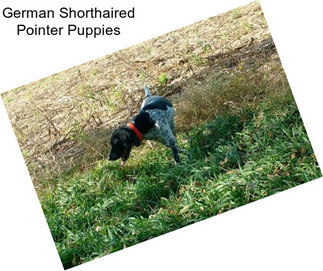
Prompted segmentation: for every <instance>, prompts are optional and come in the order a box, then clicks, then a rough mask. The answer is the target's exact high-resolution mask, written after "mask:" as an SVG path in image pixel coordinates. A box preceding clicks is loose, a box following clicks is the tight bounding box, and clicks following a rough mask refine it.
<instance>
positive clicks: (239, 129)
mask: <svg viewBox="0 0 323 271" xmlns="http://www.w3.org/2000/svg"><path fill="white" fill-rule="evenodd" d="M287 101H288V102H287ZM178 141H179V145H180V146H181V147H182V148H184V149H185V153H183V154H182V155H181V158H182V163H181V164H180V165H178V166H174V163H173V159H172V155H171V151H170V150H168V149H166V148H165V147H163V146H159V145H158V146H157V148H155V149H153V150H149V151H147V150H146V148H147V147H146V146H145V147H143V149H142V148H137V149H136V150H135V151H134V152H133V153H132V156H131V158H130V160H129V163H128V164H127V165H126V166H125V167H124V168H121V167H120V166H119V162H107V161H105V160H102V161H100V163H98V164H97V165H96V166H95V167H94V168H93V169H92V170H90V171H89V172H87V173H78V172H76V173H73V174H70V175H66V176H65V177H64V178H59V179H55V180H52V181H51V182H48V183H47V188H45V187H44V189H43V190H42V192H41V194H40V199H41V204H42V207H43V210H44V212H45V215H46V218H47V221H48V224H49V227H50V229H51V232H52V235H53V238H54V240H55V243H56V246H57V249H58V252H59V254H60V257H61V259H62V262H63V264H64V266H65V268H69V267H71V266H75V265H78V264H80V263H82V262H86V261H89V260H91V259H94V258H96V257H99V256H103V255H106V254H109V253H112V252H114V251H117V250H120V249H123V248H125V247H129V246H131V245H134V244H137V243H139V242H142V241H144V240H148V239H150V238H153V237H156V236H159V235H161V234H163V233H166V232H169V231H172V230H175V229H178V228H180V227H183V226H186V225H189V224H191V223H194V222H197V221H200V220H203V219H205V218H208V217H211V216H214V215H216V214H219V213H222V212H224V211H227V210H230V209H233V208H236V207H238V206H241V205H244V204H246V203H249V202H252V201H255V200H258V199H261V198H264V197H265V196H268V195H272V194H274V193H277V192H279V191H283V190H285V189H288V188H291V187H294V186H296V185H299V184H302V183H304V182H307V181H310V180H313V179H315V178H318V177H320V176H321V172H320V169H319V167H318V165H317V163H316V159H315V156H314V154H313V150H312V148H311V145H310V142H309V139H308V137H307V135H306V131H305V129H304V126H303V124H302V121H301V118H300V116H299V113H298V110H297V107H296V105H295V103H294V101H293V100H292V99H289V100H286V101H285V102H284V103H270V102H266V103H260V105H259V108H258V109H257V110H254V111H246V112H244V113H243V114H240V115H239V116H237V115H234V114H223V115H218V116H217V117H216V118H214V119H213V120H211V121H209V122H207V123H204V124H202V125H200V126H198V127H196V128H194V129H191V130H190V131H188V132H186V133H182V134H180V135H179V136H178Z"/></svg>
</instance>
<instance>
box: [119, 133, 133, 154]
mask: <svg viewBox="0 0 323 271" xmlns="http://www.w3.org/2000/svg"><path fill="white" fill-rule="evenodd" d="M119 139H120V142H121V143H122V147H123V148H125V149H129V148H131V145H132V141H133V140H132V137H131V134H130V133H129V132H128V131H127V130H126V129H122V130H120V133H119Z"/></svg>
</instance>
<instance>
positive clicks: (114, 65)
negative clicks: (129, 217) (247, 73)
mask: <svg viewBox="0 0 323 271" xmlns="http://www.w3.org/2000/svg"><path fill="white" fill-rule="evenodd" d="M277 68H279V69H281V63H280V61H279V58H278V55H277V52H276V50H275V46H274V44H273V41H272V39H271V36H270V33H269V31H268V28H267V24H266V22H265V19H264V16H263V13H262V10H261V8H260V6H259V4H258V3H256V2H255V3H251V4H249V5H247V6H244V7H241V8H238V9H236V10H233V11H230V12H227V13H224V14H221V15H218V16H216V17H212V18H209V19H207V20H205V21H201V22H198V23H195V24H192V25H190V26H187V27H185V28H182V29H179V30H177V31H173V32H170V33H168V34H165V35H162V36H159V37H156V38H154V39H151V40H148V41H145V42H143V43H140V44H138V45H135V46H132V47H130V48H127V49H124V50H121V51H118V52H116V53H114V54H111V55H107V56H103V57H102V58H100V59H96V60H93V61H90V62H88V63H84V64H82V65H80V66H77V67H73V68H71V69H68V70H66V71H63V72H60V73H58V74H54V75H52V76H49V77H47V78H44V79H42V80H39V81H37V82H32V83H30V84H27V85H25V86H22V87H19V88H17V89H14V90H11V91H9V92H7V93H4V94H3V100H4V102H5V105H6V108H7V111H8V113H9V117H10V120H11V123H12V125H13V128H14V130H15V133H16V136H17V139H18V142H19V144H20V147H21V150H22V153H23V156H24V158H25V161H26V163H27V166H28V169H29V171H30V173H31V176H32V178H33V181H34V183H35V185H36V188H37V187H38V185H39V180H40V179H43V178H49V177H50V178H52V177H55V176H58V175H59V174H62V172H64V171H66V170H71V169H73V168H78V169H81V170H85V169H87V168H89V167H91V165H93V164H94V163H95V162H96V161H97V160H98V159H102V158H104V157H105V156H106V154H107V152H108V150H109V146H108V143H109V136H110V134H111V130H113V129H114V128H115V127H116V126H118V125H120V124H122V123H125V122H127V121H128V120H129V119H130V118H131V117H132V116H133V115H134V114H135V112H137V110H138V107H139V105H140V103H141V101H142V99H143V96H144V92H143V90H142V88H143V86H144V85H149V86H150V89H151V91H152V93H154V94H157V93H158V94H159V95H164V96H167V97H169V98H170V99H172V100H173V102H174V103H175V107H176V105H179V104H180V103H181V97H182V96H181V95H182V94H183V93H185V92H186V91H187V90H189V89H190V88H198V87H199V85H202V84H204V83H205V82H207V81H209V80H214V78H215V79H216V78H218V77H221V76H223V75H226V76H229V77H230V76H234V75H235V74H236V73H237V72H239V71H241V70H253V71H260V70H261V71H265V72H266V73H267V74H268V76H269V77H270V74H271V70H275V69H277ZM273 80H274V79H273ZM178 107H180V105H179V106H178ZM178 113H180V109H178ZM176 122H177V126H178V129H179V130H181V129H185V128H186V127H188V126H189V125H190V123H189V121H188V119H187V118H181V116H180V114H178V116H177V119H176ZM191 124H192V123H191Z"/></svg>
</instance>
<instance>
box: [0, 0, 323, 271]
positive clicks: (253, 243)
mask: <svg viewBox="0 0 323 271" xmlns="http://www.w3.org/2000/svg"><path fill="white" fill-rule="evenodd" d="M67 2H68V3H69V5H71V6H75V7H78V6H88V5H94V4H95V3H97V5H98V6H99V5H100V4H101V5H102V4H103V3H106V1H98V0H96V1H91V3H90V4H89V2H88V1H85V0H82V1H75V2H73V1H71V0H70V1H61V0H56V1H46V3H45V2H44V1H40V0H29V1H28V2H27V3H26V1H17V0H14V1H9V0H3V1H2V2H1V4H0V7H1V10H2V7H3V6H6V5H10V6H16V7H25V8H26V7H29V6H31V7H37V8H39V7H44V6H47V7H58V6H61V5H67V4H66V3H67ZM118 2H120V1H116V0H114V1H110V2H109V4H110V5H111V6H114V5H115V6H118ZM248 2H250V1H221V2H219V1H211V0H208V1H207V0H200V1H198V2H193V1H170V0H164V1H159V2H156V1H148V0H144V1H139V0H137V1H122V5H124V6H135V7H136V9H137V18H136V19H135V20H134V21H131V23H130V24H129V23H127V24H126V23H125V24H124V25H123V26H122V27H123V31H124V33H125V35H123V36H120V37H118V38H116V39H111V40H108V41H106V40H104V39H98V40H88V41H84V40H83V39H77V38H76V39H55V40H51V39H19V38H17V37H16V36H15V35H13V34H12V32H11V30H10V29H11V26H10V25H8V22H4V21H3V20H2V19H1V20H0V35H1V40H2V42H1V52H0V59H1V63H0V74H1V80H0V90H1V92H3V91H5V90H9V89H11V88H14V87H18V86H20V85H23V84H25V83H28V82H31V81H34V80H37V79H40V78H42V77H44V76H47V75H50V74H52V73H56V72H59V71H62V70H64V69H67V68H69V67H72V66H75V65H79V64H81V63H83V62H86V61H89V60H92V59H95V58H97V57H100V56H104V55H106V54H108V53H110V52H113V51H116V50H118V49H121V48H125V47H128V46H130V45H133V44H136V43H138V42H141V41H144V40H147V39H149V38H153V37H156V36H157V35H160V34H163V33H167V32H169V31H171V30H175V29H177V28H179V27H182V26H186V25H188V24H191V23H194V22H196V21H198V20H202V19H206V18H208V17H210V16H214V15H216V14H219V13H221V12H223V11H227V10H230V9H232V8H236V7H238V6H240V5H243V4H245V3H248ZM261 4H262V7H263V10H264V12H265V16H266V19H267V22H268V24H269V28H270V31H271V33H272V35H273V38H274V41H275V44H276V47H277V49H278V52H279V55H280V58H281V60H282V63H283V66H284V68H285V71H286V73H287V77H288V79H289V82H290V85H291V87H292V90H293V93H294V96H295V98H296V101H297V103H298V106H299V109H300V112H301V114H302V117H303V120H304V123H305V126H306V129H307V131H308V133H309V136H310V139H311V142H312V145H313V148H314V150H315V153H316V156H317V158H318V161H319V162H320V164H321V165H322V164H323V162H322V161H323V145H322V143H321V139H322V138H323V137H322V134H323V133H322V124H321V123H322V121H321V116H323V114H322V113H323V112H322V111H323V107H322V106H321V105H320V103H321V101H322V94H321V88H322V87H321V82H320V79H321V71H322V63H323V57H322V50H321V44H322V43H321V36H322V35H321V34H320V33H321V32H322V31H321V29H322V20H321V9H320V5H319V1H270V0H266V1H265V0H264V1H261ZM0 131H1V133H0V135H1V138H0V167H1V170H0V180H1V181H0V184H1V188H0V201H1V202H0V206H1V223H0V240H1V242H0V249H1V260H0V267H1V269H3V270H63V268H62V265H61V263H60V260H59V257H58V255H57V251H56V249H55V246H54V243H53V241H52V237H51V235H50V232H49V229H48V226H47V223H46V221H45V218H44V215H43V213H42V211H41V207H40V204H39V201H38V199H37V195H36V193H35V191H34V189H33V186H32V183H31V180H30V177H29V175H28V172H27V169H26V166H25V164H24V161H23V158H22V155H21V153H20V151H19V147H18V144H17V141H16V139H15V136H14V134H13V131H12V129H11V126H10V123H9V120H8V117H7V115H6V112H5V109H4V106H3V103H2V101H1V102H0ZM321 191H323V182H322V178H321V179H319V180H315V181H312V182H310V183H308V184H305V185H301V186H298V187H296V188H293V189H290V190H288V191H285V192H283V193H279V194H277V195H274V196H272V197H269V198H266V199H263V200H260V201H257V202H255V203H252V204H249V205H247V206H244V207H241V208H238V209H235V210H233V211H230V212H227V213H225V214H222V215H220V216H217V217H214V218H210V219H207V220H205V221H202V222H200V223H197V224H195V225H192V226H188V227H185V228H183V229H180V230H177V231H175V232H172V233H168V234H165V235H163V236H161V237H158V238H155V239H153V240H150V241H147V242H144V243H141V244H138V245H136V246H133V247H131V248H128V249H125V250H122V251H120V252H117V253H114V254H111V255H109V256H106V257H103V258H101V259H97V260H94V261H92V262H89V263H86V264H83V265H80V266H78V267H75V268H74V269H75V270H106V269H108V268H109V269H111V270H126V269H131V270H165V269H168V270H215V269H217V270H257V271H258V270H322V268H323V263H322V261H321V247H322V245H321V244H322V243H323V234H322V228H323V223H322V219H321V212H322V210H321V208H322V207H321V206H323V197H322V196H321V194H322V193H321Z"/></svg>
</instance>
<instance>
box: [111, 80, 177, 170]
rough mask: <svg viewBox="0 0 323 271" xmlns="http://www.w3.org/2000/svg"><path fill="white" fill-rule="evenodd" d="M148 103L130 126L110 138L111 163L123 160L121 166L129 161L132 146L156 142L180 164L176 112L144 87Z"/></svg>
mask: <svg viewBox="0 0 323 271" xmlns="http://www.w3.org/2000/svg"><path fill="white" fill-rule="evenodd" d="M144 90H145V94H146V99H145V100H144V101H143V103H142V105H141V110H140V111H139V113H138V114H137V115H136V116H135V117H134V118H133V119H132V120H131V121H130V122H129V123H128V124H127V126H123V127H120V128H119V129H117V130H115V131H114V132H113V134H112V136H111V151H110V153H109V160H117V159H119V158H120V159H121V166H124V165H125V162H126V161H127V159H128V158H129V155H130V151H131V149H132V147H133V146H139V145H140V143H141V141H142V140H144V139H146V140H153V141H157V142H160V143H162V144H164V145H165V146H167V147H169V148H171V150H172V152H173V156H174V159H175V163H176V164H177V163H179V162H180V158H179V149H178V147H177V144H176V140H175V136H174V134H175V126H174V108H173V105H172V103H171V102H170V101H169V100H167V99H166V98H164V97H161V96H151V95H150V92H149V89H148V87H146V86H145V87H144Z"/></svg>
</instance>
